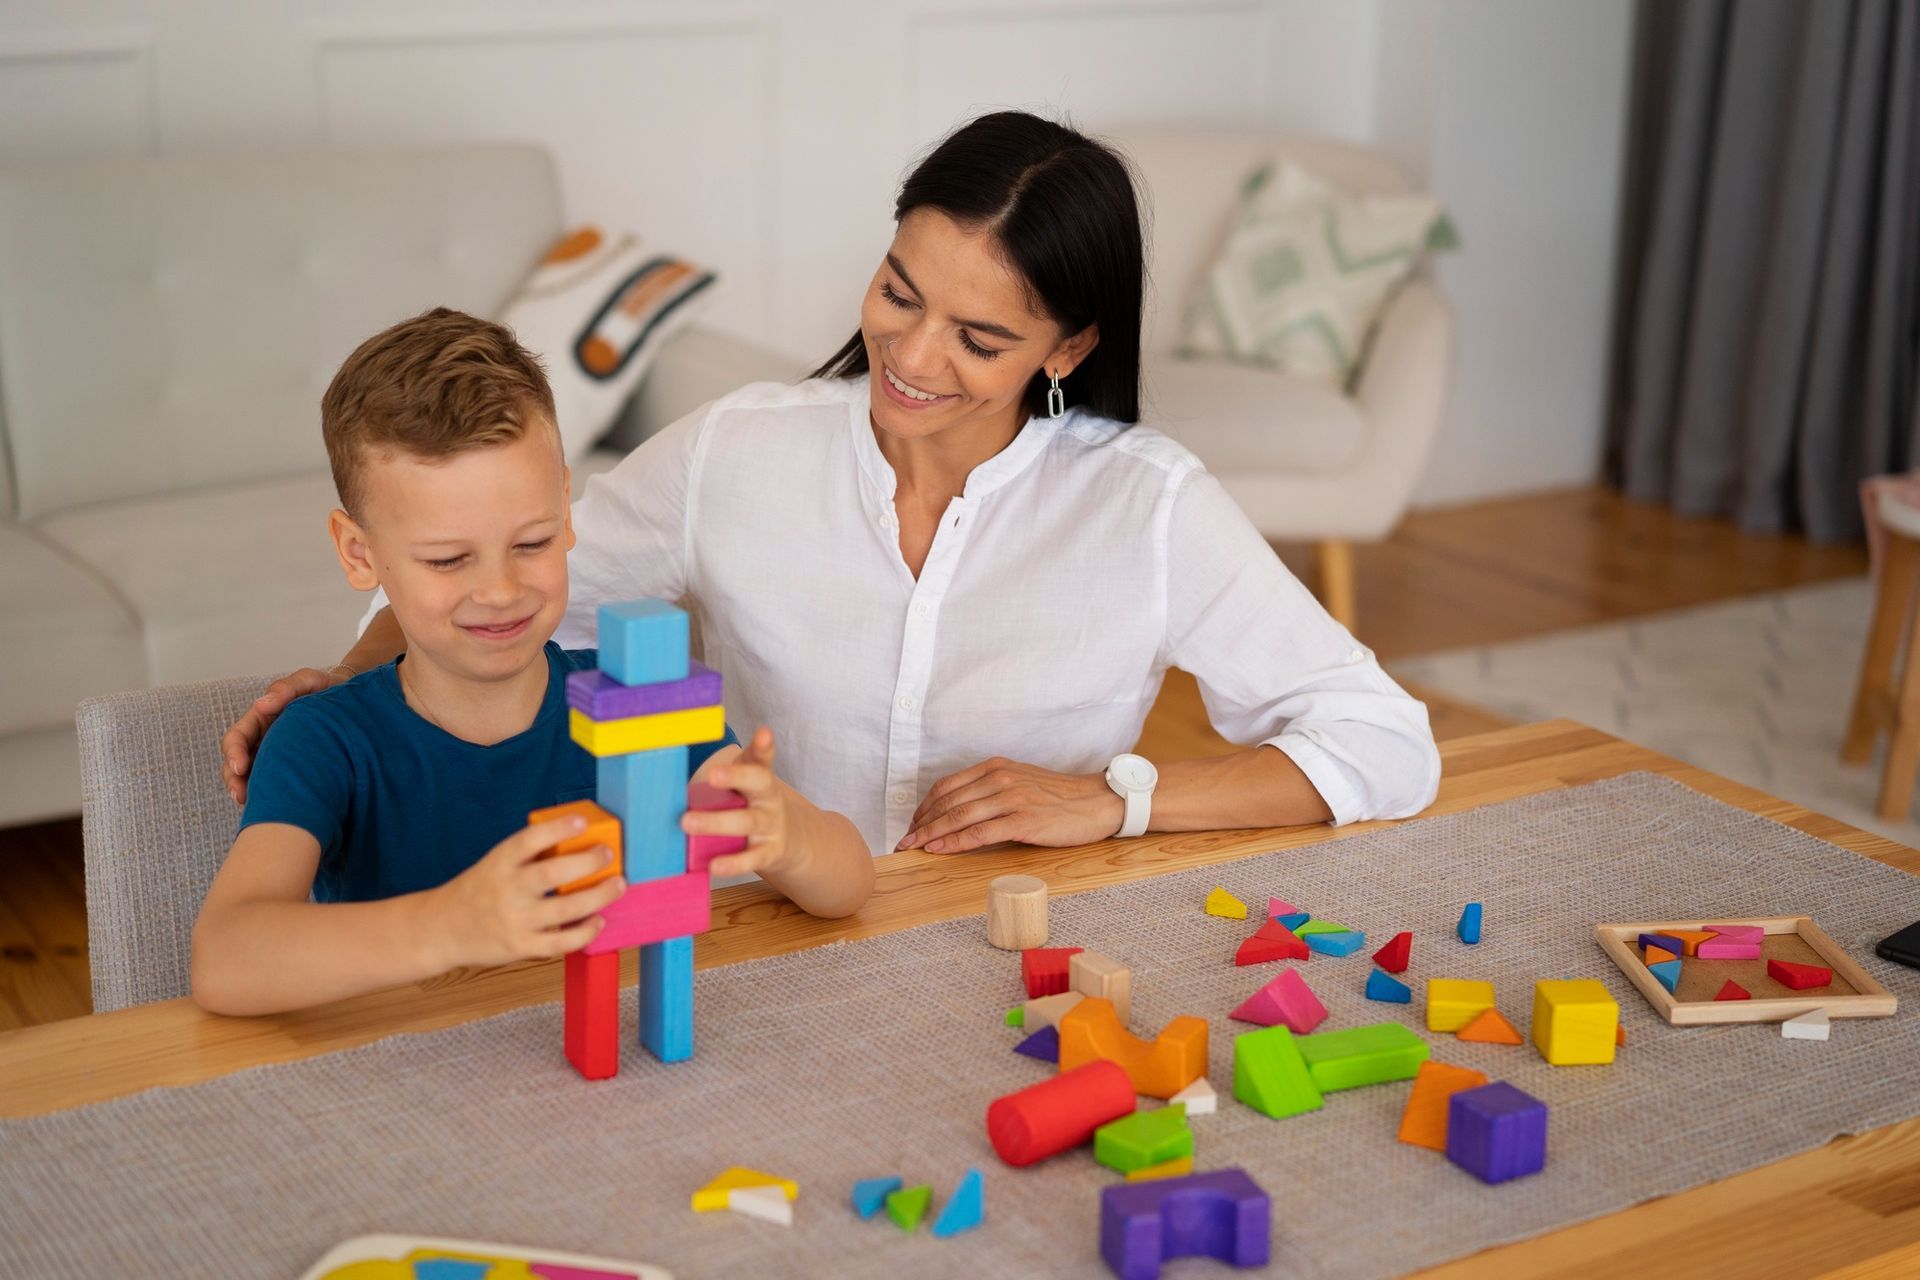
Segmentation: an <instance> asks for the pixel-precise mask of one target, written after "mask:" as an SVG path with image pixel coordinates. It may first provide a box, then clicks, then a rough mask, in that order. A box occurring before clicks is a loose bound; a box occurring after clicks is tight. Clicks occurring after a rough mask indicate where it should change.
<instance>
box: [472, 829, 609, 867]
mask: <svg viewBox="0 0 1920 1280" xmlns="http://www.w3.org/2000/svg"><path fill="white" fill-rule="evenodd" d="M586 829H587V820H586V819H585V818H582V817H580V816H579V815H577V814H576V815H573V816H571V817H565V818H548V819H547V820H546V821H545V822H535V823H532V824H531V825H529V826H525V827H522V828H521V829H520V830H518V831H516V832H514V833H513V834H512V835H510V836H508V837H507V838H506V839H505V840H502V841H501V842H500V844H499V846H498V847H499V852H500V854H501V855H502V856H503V857H505V858H506V859H507V860H508V861H509V862H531V861H533V860H534V859H535V858H537V857H539V856H540V855H541V854H542V853H545V852H546V851H547V850H548V849H551V848H553V846H555V845H557V844H559V843H560V842H561V841H562V840H565V839H567V838H569V837H571V836H577V835H579V834H580V833H581V832H582V831H585V830H586ZM605 848H606V846H605V845H596V846H594V848H593V849H590V850H587V852H589V853H595V852H599V851H602V850H604V849H605ZM567 856H568V857H573V856H575V855H573V854H568V855H567ZM588 870H589V871H591V870H592V868H591V867H589V868H588ZM581 874H583V875H584V874H585V872H582V873H581Z"/></svg>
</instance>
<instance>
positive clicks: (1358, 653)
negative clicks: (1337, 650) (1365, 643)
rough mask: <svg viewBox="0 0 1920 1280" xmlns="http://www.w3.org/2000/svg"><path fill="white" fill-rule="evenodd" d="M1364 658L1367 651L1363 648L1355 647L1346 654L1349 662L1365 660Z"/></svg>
mask: <svg viewBox="0 0 1920 1280" xmlns="http://www.w3.org/2000/svg"><path fill="white" fill-rule="evenodd" d="M1366 660H1367V651H1366V650H1365V649H1355V650H1354V651H1353V652H1352V653H1350V654H1348V655H1347V661H1348V662H1349V663H1354V662H1365V661H1366Z"/></svg>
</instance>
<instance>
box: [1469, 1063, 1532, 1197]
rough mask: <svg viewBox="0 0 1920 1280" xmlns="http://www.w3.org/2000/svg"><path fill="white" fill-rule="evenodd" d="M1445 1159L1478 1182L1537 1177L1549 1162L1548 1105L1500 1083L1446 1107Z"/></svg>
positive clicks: (1470, 1090)
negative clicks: (1534, 1175) (1528, 1175)
mask: <svg viewBox="0 0 1920 1280" xmlns="http://www.w3.org/2000/svg"><path fill="white" fill-rule="evenodd" d="M1447 1159H1449V1160H1451V1161H1453V1162H1454V1163H1455V1164H1457V1165H1459V1166H1460V1167H1461V1168H1462V1169H1465V1170H1466V1171H1467V1172H1468V1173H1471V1174H1474V1175H1475V1176H1477V1177H1478V1178H1479V1179H1480V1180H1481V1181H1482V1182H1487V1183H1495V1182H1506V1181H1508V1180H1510V1179H1513V1178H1519V1177H1523V1176H1525V1175H1526V1174H1529V1173H1538V1172H1540V1170H1541V1169H1543V1168H1545V1167H1546V1163H1547V1104H1546V1103H1544V1102H1542V1101H1540V1099H1538V1098H1535V1097H1533V1096H1532V1095H1530V1094H1526V1093H1522V1092H1521V1091H1520V1090H1518V1089H1516V1088H1514V1087H1513V1086H1512V1085H1510V1084H1508V1083H1507V1082H1506V1081H1504V1080H1497V1081H1495V1082H1494V1083H1492V1084H1486V1085H1481V1086H1480V1087H1479V1088H1478V1089H1462V1090H1461V1091H1460V1092H1459V1093H1456V1094H1454V1095H1453V1097H1452V1098H1451V1099H1449V1101H1448V1103H1447Z"/></svg>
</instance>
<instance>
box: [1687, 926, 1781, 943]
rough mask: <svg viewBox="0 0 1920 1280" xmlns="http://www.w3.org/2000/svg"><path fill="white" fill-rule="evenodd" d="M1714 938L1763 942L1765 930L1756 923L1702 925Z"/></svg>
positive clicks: (1765, 935)
mask: <svg viewBox="0 0 1920 1280" xmlns="http://www.w3.org/2000/svg"><path fill="white" fill-rule="evenodd" d="M1701 927H1702V928H1704V929H1705V930H1706V931H1707V932H1709V933H1711V934H1713V936H1714V937H1716V938H1721V939H1724V940H1726V941H1728V942H1765V941H1766V940H1767V931H1766V930H1765V929H1763V928H1761V927H1760V926H1759V925H1757V924H1709V925H1702V926H1701Z"/></svg>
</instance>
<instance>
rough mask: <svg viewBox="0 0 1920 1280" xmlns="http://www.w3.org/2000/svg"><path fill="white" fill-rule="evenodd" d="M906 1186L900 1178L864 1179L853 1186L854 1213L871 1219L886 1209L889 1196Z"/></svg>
mask: <svg viewBox="0 0 1920 1280" xmlns="http://www.w3.org/2000/svg"><path fill="white" fill-rule="evenodd" d="M905 1185H906V1184H905V1183H904V1182H902V1181H901V1180H900V1179H899V1178H892V1177H888V1178H862V1179H860V1180H859V1181H858V1182H856V1183H854V1184H853V1211H854V1212H855V1213H857V1214H859V1215H860V1216H861V1217H863V1218H871V1217H872V1216H873V1215H874V1214H876V1213H878V1212H880V1210H881V1209H883V1208H885V1207H886V1203H887V1197H888V1196H890V1195H892V1194H893V1193H894V1192H896V1191H898V1190H899V1189H900V1188H901V1187H903V1186H905Z"/></svg>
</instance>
